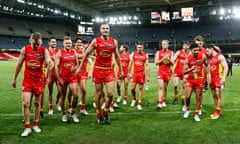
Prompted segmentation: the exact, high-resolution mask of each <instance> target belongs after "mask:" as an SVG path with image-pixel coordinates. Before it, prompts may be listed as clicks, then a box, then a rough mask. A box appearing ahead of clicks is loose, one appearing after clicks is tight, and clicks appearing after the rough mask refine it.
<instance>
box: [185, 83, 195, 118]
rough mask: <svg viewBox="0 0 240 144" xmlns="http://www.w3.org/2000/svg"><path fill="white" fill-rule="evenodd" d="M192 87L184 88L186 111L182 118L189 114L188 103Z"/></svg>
mask: <svg viewBox="0 0 240 144" xmlns="http://www.w3.org/2000/svg"><path fill="white" fill-rule="evenodd" d="M192 90H193V89H192V87H186V92H187V93H186V94H187V95H186V111H185V112H184V115H183V117H184V118H188V117H189V114H190V102H191V95H192Z"/></svg>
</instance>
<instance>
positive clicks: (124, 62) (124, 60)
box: [119, 53, 130, 72]
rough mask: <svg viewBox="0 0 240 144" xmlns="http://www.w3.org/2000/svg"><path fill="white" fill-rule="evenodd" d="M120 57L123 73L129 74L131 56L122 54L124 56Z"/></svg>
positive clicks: (120, 55)
mask: <svg viewBox="0 0 240 144" xmlns="http://www.w3.org/2000/svg"><path fill="white" fill-rule="evenodd" d="M119 57H120V61H121V65H122V69H123V72H128V65H129V62H130V54H129V53H122V54H119Z"/></svg>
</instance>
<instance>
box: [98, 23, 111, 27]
mask: <svg viewBox="0 0 240 144" xmlns="http://www.w3.org/2000/svg"><path fill="white" fill-rule="evenodd" d="M103 25H108V26H109V28H110V25H109V23H101V25H100V28H101V27H102V26H103Z"/></svg>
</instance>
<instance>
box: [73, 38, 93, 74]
mask: <svg viewBox="0 0 240 144" xmlns="http://www.w3.org/2000/svg"><path fill="white" fill-rule="evenodd" d="M95 47H96V39H93V40H92V41H91V43H90V44H89V46H88V48H87V50H86V52H85V53H84V55H83V57H82V61H81V63H80V65H79V67H78V69H77V70H76V72H75V73H78V72H80V71H81V69H82V66H83V63H84V61H85V60H86V58H87V57H88V55H89V54H90V53H91V52H92V50H93V49H94V48H95Z"/></svg>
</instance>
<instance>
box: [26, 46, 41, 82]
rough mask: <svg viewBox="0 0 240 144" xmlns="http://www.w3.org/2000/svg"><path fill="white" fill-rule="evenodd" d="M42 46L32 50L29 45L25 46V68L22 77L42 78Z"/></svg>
mask: <svg viewBox="0 0 240 144" xmlns="http://www.w3.org/2000/svg"><path fill="white" fill-rule="evenodd" d="M44 51H45V47H44V46H39V47H38V49H36V50H34V49H33V48H32V46H31V45H26V46H25V55H24V57H25V70H24V77H27V78H31V79H34V78H44V75H43V63H44Z"/></svg>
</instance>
